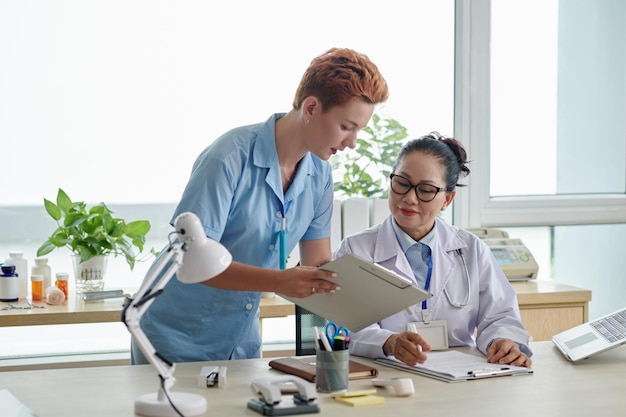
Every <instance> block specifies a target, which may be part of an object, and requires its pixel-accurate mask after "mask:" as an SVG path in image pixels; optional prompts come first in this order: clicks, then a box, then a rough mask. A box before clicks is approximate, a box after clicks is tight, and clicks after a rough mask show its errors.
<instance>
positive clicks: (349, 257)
mask: <svg viewBox="0 0 626 417" xmlns="http://www.w3.org/2000/svg"><path fill="white" fill-rule="evenodd" d="M319 268H320V269H324V270H327V271H333V272H336V273H337V276H336V277H335V278H332V282H335V283H337V284H338V285H340V286H341V291H337V292H335V293H330V294H314V295H311V296H310V297H306V298H295V297H287V296H284V295H281V296H282V297H283V298H286V299H287V300H289V301H291V302H293V303H294V304H297V305H299V306H300V307H302V308H304V309H306V310H308V311H310V312H311V313H314V314H317V315H318V316H321V317H323V318H325V319H326V320H331V321H334V322H336V323H337V324H338V325H339V326H343V327H347V328H348V329H349V330H350V331H351V332H358V331H359V330H361V329H363V328H365V327H367V326H369V325H370V324H372V323H376V322H378V321H380V320H382V319H384V318H386V317H389V316H391V315H393V314H395V313H397V312H399V311H401V310H403V309H405V308H407V307H409V306H412V305H414V304H418V303H421V302H422V301H423V300H425V299H427V298H429V297H430V296H431V294H430V293H428V292H426V291H424V290H423V289H421V288H418V287H416V286H414V285H413V283H412V282H411V281H410V280H409V279H407V278H405V277H403V276H400V275H398V274H396V273H395V272H393V271H391V270H389V269H387V268H384V267H382V266H380V265H377V264H375V263H372V262H367V261H365V260H363V259H361V258H359V257H358V256H355V255H353V254H345V255H343V256H341V257H340V258H338V259H335V260H334V261H331V262H328V263H325V264H324V265H322V266H320V267H319Z"/></svg>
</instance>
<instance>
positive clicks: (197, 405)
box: [135, 392, 207, 417]
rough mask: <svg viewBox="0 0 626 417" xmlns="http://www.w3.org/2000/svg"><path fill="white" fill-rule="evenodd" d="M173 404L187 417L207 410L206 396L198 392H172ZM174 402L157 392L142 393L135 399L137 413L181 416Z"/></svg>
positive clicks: (142, 414)
mask: <svg viewBox="0 0 626 417" xmlns="http://www.w3.org/2000/svg"><path fill="white" fill-rule="evenodd" d="M169 396H170V399H171V400H172V404H174V406H175V407H176V408H177V409H178V411H180V413H181V414H182V415H184V416H185V417H188V416H189V417H191V416H199V415H201V414H204V413H205V412H206V410H207V402H206V398H204V397H203V396H201V395H198V394H190V393H186V392H170V393H169ZM172 404H170V402H169V401H168V400H167V398H165V399H159V395H158V393H156V392H153V393H150V394H144V395H140V396H139V397H137V398H136V399H135V414H139V415H140V416H149V417H179V416H180V414H178V413H177V412H176V410H174V408H173V407H172Z"/></svg>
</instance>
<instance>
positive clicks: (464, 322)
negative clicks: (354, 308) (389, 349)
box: [334, 215, 532, 358]
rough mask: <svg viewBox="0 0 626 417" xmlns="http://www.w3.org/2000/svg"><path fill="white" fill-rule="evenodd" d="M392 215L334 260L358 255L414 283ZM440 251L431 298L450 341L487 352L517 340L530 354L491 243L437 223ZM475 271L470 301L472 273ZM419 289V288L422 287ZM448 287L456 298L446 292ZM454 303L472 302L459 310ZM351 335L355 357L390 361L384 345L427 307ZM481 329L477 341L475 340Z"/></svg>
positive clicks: (349, 242)
mask: <svg viewBox="0 0 626 417" xmlns="http://www.w3.org/2000/svg"><path fill="white" fill-rule="evenodd" d="M392 221H394V219H393V217H392V216H391V215H390V216H389V217H388V218H387V219H386V220H385V221H384V222H383V223H381V224H379V225H377V226H374V227H372V228H370V229H367V230H365V231H363V232H360V233H357V234H354V235H351V236H348V237H347V238H345V239H344V240H343V241H342V242H341V245H340V247H339V249H337V251H336V252H335V254H334V257H335V258H337V257H339V256H341V255H343V254H345V253H353V254H355V255H357V256H359V257H361V258H363V259H365V260H367V261H370V262H374V263H377V264H380V265H382V266H384V267H386V268H388V269H391V270H394V271H396V272H397V273H399V274H400V275H403V276H405V277H407V278H409V279H411V281H413V283H414V284H416V281H415V277H414V276H413V272H412V271H411V267H410V265H409V262H408V260H407V258H406V256H405V255H404V253H403V251H402V249H401V247H400V244H399V243H398V240H397V238H396V235H395V232H394V229H393V226H392V223H391V222H392ZM436 234H437V236H436V239H435V247H434V248H433V251H432V262H433V270H432V278H431V283H430V290H429V291H430V293H431V294H432V297H431V298H430V299H429V300H428V309H429V314H430V321H432V320H447V323H448V343H449V345H450V346H451V347H452V346H476V347H478V349H479V350H480V351H481V352H483V353H486V351H487V346H488V345H489V343H490V342H491V341H492V340H493V339H496V338H505V339H511V340H513V341H514V342H517V343H518V344H519V345H520V348H521V349H522V351H523V352H524V353H526V354H527V355H528V356H530V355H531V354H532V353H531V352H530V349H528V332H527V331H526V329H525V328H524V326H523V325H522V323H521V321H520V314H519V306H518V304H517V297H516V295H515V291H514V290H513V288H512V287H511V285H510V284H509V282H508V280H507V278H506V276H505V275H504V273H503V272H502V269H501V268H500V266H499V265H498V263H497V261H496V259H495V257H494V256H493V254H492V253H491V250H490V249H489V248H488V247H487V245H486V244H485V243H484V242H482V241H481V240H480V239H479V238H478V237H477V236H476V235H474V234H472V233H470V232H468V231H466V230H463V229H460V228H458V227H455V226H451V225H448V224H446V223H445V222H444V221H443V220H441V219H439V218H437V219H436ZM457 249H460V250H461V251H462V253H463V255H464V256H465V261H466V263H467V270H468V272H469V282H470V288H471V290H470V291H469V302H468V301H467V298H468V288H467V275H466V274H465V268H464V266H463V262H462V259H461V257H460V255H459V254H458V252H457ZM416 285H417V284H416ZM444 288H445V289H446V291H447V293H448V295H449V298H450V300H449V299H448V297H447V296H446V294H445V293H444ZM452 303H460V304H467V305H466V306H464V307H460V308H459V307H455V306H453V305H452ZM410 310H411V312H412V313H411V314H409V312H408V311H407V309H403V310H402V311H400V312H399V313H396V314H394V315H393V316H390V317H387V318H385V319H383V320H381V321H380V322H379V323H375V324H372V325H370V326H368V327H366V328H365V329H363V330H361V331H359V332H354V333H352V334H351V335H350V353H351V354H353V355H358V356H364V357H369V358H378V357H384V356H385V354H384V353H383V348H382V347H383V344H384V343H385V341H386V340H387V339H388V338H389V336H390V335H391V334H393V333H401V332H403V331H405V330H407V323H409V322H412V321H422V312H421V303H418V304H416V305H414V306H412V307H411V308H410ZM475 330H476V333H477V338H476V339H475V338H474V331H475Z"/></svg>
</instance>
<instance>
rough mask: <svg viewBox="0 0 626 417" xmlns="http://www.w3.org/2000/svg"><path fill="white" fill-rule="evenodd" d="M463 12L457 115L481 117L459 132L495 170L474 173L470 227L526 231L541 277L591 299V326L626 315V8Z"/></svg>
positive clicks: (523, 6)
mask: <svg viewBox="0 0 626 417" xmlns="http://www.w3.org/2000/svg"><path fill="white" fill-rule="evenodd" d="M457 4H461V7H460V10H459V11H457V13H458V14H459V15H460V16H461V19H460V24H461V27H462V30H461V31H460V33H461V34H460V35H459V36H461V39H462V41H463V42H464V43H463V45H465V47H464V51H465V52H460V51H457V54H458V55H457V57H460V65H461V67H462V72H461V74H462V75H457V79H459V78H460V80H461V81H462V82H463V85H464V87H462V88H461V89H460V90H459V91H457V103H456V106H457V109H458V108H461V109H464V110H468V109H471V112H462V113H460V117H458V118H457V120H456V126H457V129H456V131H457V135H459V136H460V137H467V138H469V140H470V143H471V149H470V155H471V156H472V158H473V159H474V160H480V161H487V160H489V161H490V162H491V163H490V165H489V166H486V165H485V164H477V165H478V166H474V168H475V169H474V170H473V171H472V177H473V178H472V179H471V184H470V185H471V187H469V188H470V190H469V195H468V196H467V198H466V199H465V200H464V201H463V207H464V208H465V210H466V211H465V213H466V216H467V217H466V218H464V219H463V220H464V221H466V223H461V224H462V225H464V224H471V225H482V226H493V227H504V228H517V227H520V228H524V229H525V230H523V229H513V230H515V231H517V232H519V233H520V234H519V235H514V234H512V236H513V237H520V238H522V240H524V241H525V243H526V244H527V245H528V246H529V247H530V249H531V251H533V253H535V255H536V256H537V257H538V258H541V259H544V260H546V261H545V263H544V264H543V265H540V278H544V279H545V278H553V279H555V280H557V281H559V282H562V283H566V284H567V283H570V284H572V285H575V286H580V287H583V288H587V289H591V290H592V292H593V301H592V302H591V304H590V316H599V315H602V314H604V313H608V312H610V311H612V310H616V309H618V308H620V307H622V306H623V301H622V299H621V298H622V297H621V295H618V294H623V290H624V288H626V282H625V280H624V279H623V278H622V277H621V274H620V273H619V272H617V271H621V270H623V267H624V262H623V261H622V258H623V257H622V256H620V254H621V252H623V248H624V247H625V246H624V245H625V243H626V242H625V241H624V238H623V237H622V236H623V230H622V229H623V227H622V226H623V223H626V196H625V192H626V185H625V184H626V175H625V173H626V169H625V166H626V163H625V160H626V151H625V149H626V123H625V121H626V95H625V94H624V91H626V85H625V83H626V80H625V78H624V73H625V72H626V54H625V53H624V51H625V50H626V29H625V28H624V27H623V24H622V22H623V21H624V19H625V18H626V4H624V3H623V2H615V1H610V0H600V1H595V2H587V1H582V0H567V1H558V0H550V1H544V0H532V1H518V2H511V1H507V0H492V1H477V2H471V4H465V2H458V3H457ZM581 28H584V30H581ZM470 34H471V35H472V36H471V37H470ZM470 56H471V57H472V59H471V60H470V59H469V57H470ZM470 91H472V92H475V94H472V95H470V93H469V92H470ZM459 132H463V134H459ZM457 203H458V202H457ZM526 233H528V234H526ZM525 236H527V237H528V240H527V239H526V237H525ZM532 236H542V237H541V238H539V240H537V241H536V242H538V243H537V245H536V246H535V243H534V238H533V237H532ZM546 237H549V239H550V240H549V244H546V242H545V238H546ZM546 251H548V252H546ZM616 289H619V290H621V292H620V291H616Z"/></svg>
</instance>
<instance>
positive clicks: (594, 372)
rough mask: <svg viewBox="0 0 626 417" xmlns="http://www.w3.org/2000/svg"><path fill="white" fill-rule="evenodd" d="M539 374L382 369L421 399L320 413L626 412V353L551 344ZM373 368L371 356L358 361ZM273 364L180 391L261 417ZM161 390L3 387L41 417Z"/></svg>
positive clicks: (100, 375) (135, 381) (94, 372)
mask: <svg viewBox="0 0 626 417" xmlns="http://www.w3.org/2000/svg"><path fill="white" fill-rule="evenodd" d="M531 348H532V349H533V351H534V352H535V355H534V356H533V370H534V375H531V376H520V377H501V378H491V379H483V380H478V381H468V382H460V383H455V384H450V383H445V382H441V381H437V380H434V379H430V378H426V377H422V376H418V375H413V374H409V373H404V372H401V371H398V370H394V369H391V368H386V367H383V366H379V365H375V366H376V367H377V368H378V369H379V373H380V377H383V378H392V377H400V376H401V377H409V378H411V379H412V380H413V384H414V386H415V392H416V393H415V394H414V395H413V396H410V397H396V396H395V395H394V394H393V393H392V391H391V390H388V389H385V388H378V392H377V395H380V396H382V397H384V398H385V403H384V404H381V405H376V406H367V407H349V406H346V405H342V404H340V403H337V402H335V401H334V400H333V399H332V398H331V397H330V394H319V395H318V399H317V402H318V404H319V406H320V410H321V412H320V415H326V416H344V417H352V416H359V417H369V416H372V417H373V416H380V415H385V416H408V415H414V414H415V413H416V412H417V413H418V414H420V415H428V416H453V415H459V414H462V415H463V416H465V417H479V416H480V417H484V416H493V417H495V416H502V415H506V416H510V417H518V416H519V417H521V416H524V417H526V416H568V417H588V416H589V415H598V416H609V417H613V416H621V415H623V412H624V411H623V410H624V408H625V407H626V397H624V395H623V392H624V390H625V389H626V378H624V377H623V373H624V366H626V348H624V347H622V348H617V349H613V350H611V351H608V352H605V353H603V354H600V355H598V356H595V357H592V358H589V359H586V360H585V361H583V362H581V363H576V364H573V363H570V362H567V361H566V360H565V359H564V358H563V357H562V356H561V355H560V353H559V352H558V351H557V350H556V348H554V347H553V346H552V343H550V342H535V343H532V344H531ZM353 359H356V360H357V361H360V362H365V363H372V362H371V361H370V360H368V359H363V358H353ZM268 361H269V359H253V360H239V361H220V362H196V363H180V364H177V365H176V367H177V369H176V373H175V376H176V380H177V381H176V383H175V385H174V387H173V389H172V391H184V392H192V393H196V394H200V395H203V396H205V397H206V399H207V402H208V406H209V409H208V411H207V413H206V414H205V416H224V417H230V416H259V415H260V414H257V413H256V412H254V411H252V410H249V409H247V407H246V403H247V401H248V400H249V399H250V398H252V397H253V394H252V393H251V391H250V382H251V381H252V379H254V378H258V377H270V376H278V375H284V374H282V373H280V372H278V371H275V370H270V368H269V367H268V365H267V362H268ZM209 365H226V366H227V369H228V373H227V381H228V383H227V385H226V387H225V388H223V389H220V388H199V387H197V385H196V384H197V377H198V374H199V372H200V369H201V368H202V366H209ZM157 387H158V377H157V374H156V371H155V370H154V368H153V367H151V366H150V365H141V366H110V367H101V368H75V369H56V370H41V371H16V372H0V389H7V390H8V391H9V392H10V393H11V394H12V395H14V396H15V397H16V398H17V399H18V400H20V401H21V402H22V403H23V404H25V405H26V406H27V407H28V408H30V409H31V410H32V411H33V412H35V413H37V414H38V415H40V416H47V417H67V416H90V417H110V416H116V417H130V416H134V415H135V414H134V411H133V407H134V400H135V398H136V397H137V396H139V395H142V394H145V393H149V392H154V391H156V389H157ZM366 388H371V382H370V381H369V380H355V381H350V390H359V389H366Z"/></svg>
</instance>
